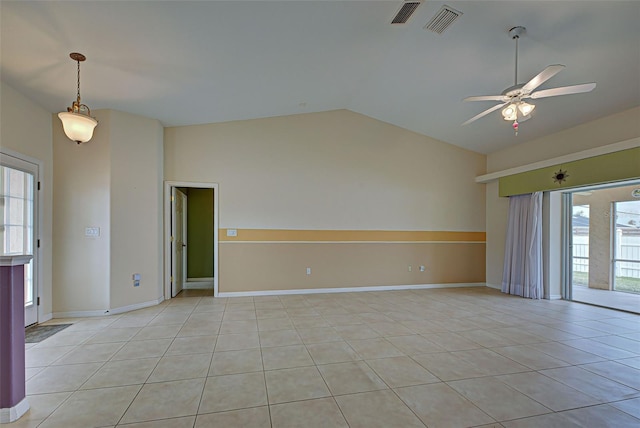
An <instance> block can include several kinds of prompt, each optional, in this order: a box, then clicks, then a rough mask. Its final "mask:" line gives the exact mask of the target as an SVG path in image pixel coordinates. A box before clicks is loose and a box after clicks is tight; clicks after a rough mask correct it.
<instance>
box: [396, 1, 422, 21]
mask: <svg viewBox="0 0 640 428" xmlns="http://www.w3.org/2000/svg"><path fill="white" fill-rule="evenodd" d="M420 3H422V0H419V1H418V0H416V1H405V2H404V3H403V4H402V6H401V7H400V10H399V11H398V13H396V16H394V17H393V20H392V21H391V23H392V24H406V23H407V21H408V20H409V18H411V15H413V12H415V11H416V9H417V8H418V6H420Z"/></svg>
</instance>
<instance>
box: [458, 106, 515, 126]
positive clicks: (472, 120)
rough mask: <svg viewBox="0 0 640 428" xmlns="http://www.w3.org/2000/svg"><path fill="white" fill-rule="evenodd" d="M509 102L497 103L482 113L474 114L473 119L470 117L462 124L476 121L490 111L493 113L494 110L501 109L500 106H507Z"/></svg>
mask: <svg viewBox="0 0 640 428" xmlns="http://www.w3.org/2000/svg"><path fill="white" fill-rule="evenodd" d="M507 104H509V102H506V103H503V104H498V105H495V106H493V107H491V108H490V109H487V110H485V111H483V112H482V113H480V114H478V115H475V116H473V117H472V118H471V119H469V120H467V121H466V122H465V123H463V124H462V126H464V125H468V124H470V123H471V122H475V121H476V120H478V119H480V118H481V117H483V116H486V115H488V114H489V113H492V112H494V111H496V110H498V109H500V107H504V106H506V105H507Z"/></svg>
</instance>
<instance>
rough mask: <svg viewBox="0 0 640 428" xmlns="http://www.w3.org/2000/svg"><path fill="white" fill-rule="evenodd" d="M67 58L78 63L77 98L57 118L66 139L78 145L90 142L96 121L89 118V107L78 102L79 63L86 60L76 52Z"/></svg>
mask: <svg viewBox="0 0 640 428" xmlns="http://www.w3.org/2000/svg"><path fill="white" fill-rule="evenodd" d="M69 56H70V57H71V59H72V60H74V61H76V62H77V63H78V96H77V98H76V101H74V102H73V103H72V104H71V107H67V111H65V112H61V113H58V117H59V118H60V120H61V121H62V127H63V128H64V133H65V134H66V135H67V137H69V139H71V140H73V141H75V142H76V143H78V144H80V143H86V142H87V141H89V140H91V137H93V130H94V128H95V127H96V125H98V121H97V120H96V119H95V118H93V117H91V110H90V109H89V107H88V106H87V105H86V104H82V102H81V101H80V62H81V61H84V60H86V59H87V58H86V57H85V56H84V55H82V54H81V53H77V52H73V53H71V54H69Z"/></svg>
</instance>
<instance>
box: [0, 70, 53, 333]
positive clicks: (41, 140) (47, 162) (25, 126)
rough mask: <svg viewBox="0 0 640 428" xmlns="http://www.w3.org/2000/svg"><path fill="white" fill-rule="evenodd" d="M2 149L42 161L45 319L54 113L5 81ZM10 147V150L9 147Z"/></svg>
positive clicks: (0, 94)
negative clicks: (52, 114)
mask: <svg viewBox="0 0 640 428" xmlns="http://www.w3.org/2000/svg"><path fill="white" fill-rule="evenodd" d="M0 124H1V126H0V150H4V151H8V150H9V151H13V152H15V153H19V154H22V155H25V156H28V157H30V158H33V159H35V160H37V161H39V162H40V163H41V166H42V168H41V169H40V170H39V172H38V173H39V178H40V183H41V190H40V202H41V203H40V207H39V210H40V214H41V215H40V219H39V222H40V223H39V226H40V230H39V238H40V253H39V254H40V261H39V262H40V272H39V274H40V279H39V283H40V290H39V295H40V297H41V300H40V301H41V307H40V309H39V312H40V314H41V315H42V318H41V319H40V321H42V320H43V319H44V320H46V319H47V318H49V317H50V316H51V312H52V281H51V271H52V257H51V254H52V245H53V244H52V243H53V237H52V227H53V226H52V224H53V220H52V217H53V215H52V212H53V145H52V144H51V138H52V137H51V135H52V134H51V133H52V131H51V113H49V112H48V111H46V110H44V109H43V108H42V107H40V106H39V105H37V104H36V103H34V102H33V101H31V100H29V99H28V98H26V97H25V96H23V95H22V94H20V93H19V92H18V91H16V90H15V89H13V88H12V87H11V86H9V85H7V84H6V83H4V82H0ZM7 149H8V150H7Z"/></svg>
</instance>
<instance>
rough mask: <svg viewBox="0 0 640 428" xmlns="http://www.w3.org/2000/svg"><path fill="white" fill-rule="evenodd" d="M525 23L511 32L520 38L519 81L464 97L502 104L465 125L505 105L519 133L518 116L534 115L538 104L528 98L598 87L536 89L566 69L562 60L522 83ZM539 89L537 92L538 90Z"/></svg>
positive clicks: (509, 117) (588, 84) (524, 117)
mask: <svg viewBox="0 0 640 428" xmlns="http://www.w3.org/2000/svg"><path fill="white" fill-rule="evenodd" d="M525 31H526V28H524V27H513V28H511V29H510V30H509V36H510V37H511V38H512V39H514V40H515V41H516V72H515V85H513V86H511V87H509V88H507V89H505V90H504V91H502V94H500V95H480V96H474V97H467V98H465V99H464V100H463V101H500V102H501V104H498V105H495V106H493V107H491V108H490V109H487V110H485V111H483V112H482V113H480V114H478V115H476V116H474V117H472V118H471V119H469V120H467V121H466V122H465V123H463V124H462V125H467V124H469V123H471V122H474V121H476V120H478V119H480V118H481V117H483V116H486V115H488V114H489V113H492V112H494V111H496V110H498V109H500V108H502V107H504V108H503V109H502V116H503V117H504V120H508V121H513V125H512V127H513V130H514V131H515V133H516V135H518V127H519V123H518V119H519V120H520V122H524V121H525V120H528V119H529V118H531V112H532V111H533V109H534V108H536V106H535V105H533V104H529V103H527V102H525V101H524V100H525V99H529V98H530V99H533V100H535V99H538V98H546V97H555V96H558V95H570V94H579V93H583V92H591V91H592V90H593V89H594V88H595V87H596V84H595V83H584V84H581V85H572V86H562V87H560V88H551V89H543V90H541V91H535V90H536V89H537V88H538V87H539V86H540V85H542V84H543V83H544V82H546V81H547V80H549V79H551V78H552V77H553V76H555V75H556V74H558V73H559V72H561V71H562V69H563V68H564V67H565V66H564V65H561V64H555V65H550V66H548V67H547V68H545V69H544V70H542V71H541V72H540V73H539V74H538V75H537V76H535V77H534V78H533V79H531V80H529V81H528V82H527V83H524V84H522V83H520V84H518V39H519V38H520V36H521V35H522V34H524V32H525ZM534 91H535V92H534Z"/></svg>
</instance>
